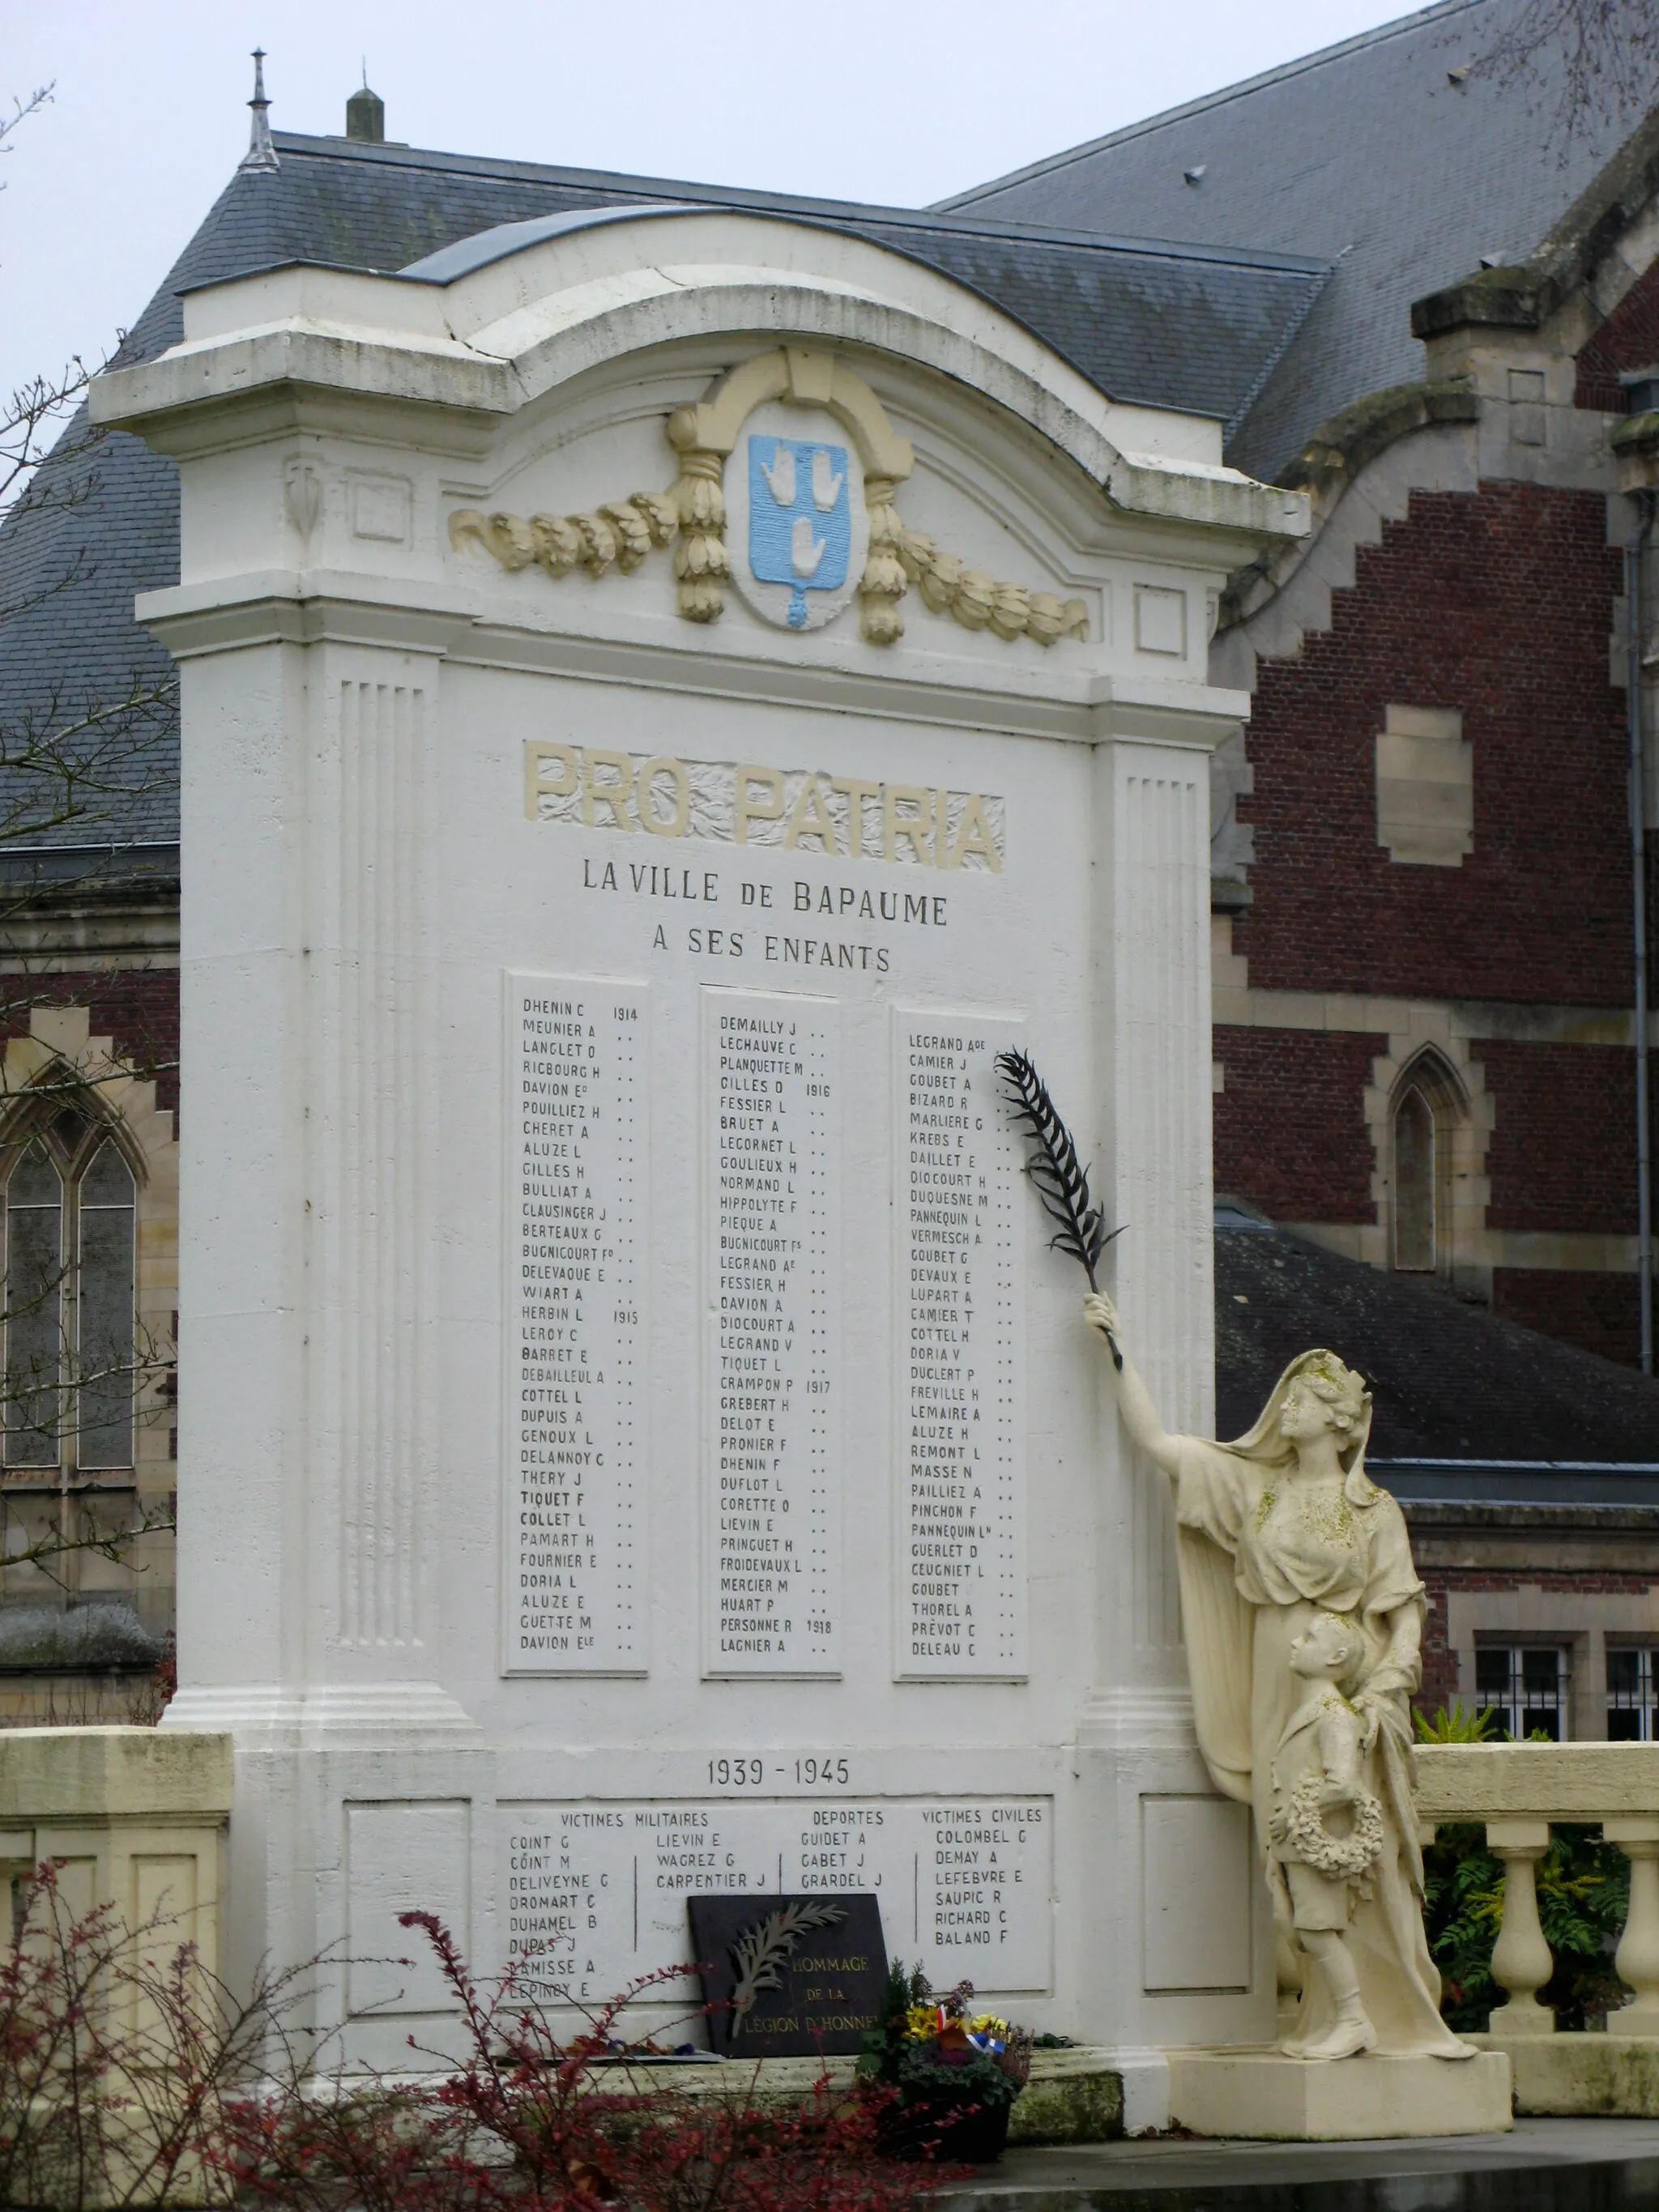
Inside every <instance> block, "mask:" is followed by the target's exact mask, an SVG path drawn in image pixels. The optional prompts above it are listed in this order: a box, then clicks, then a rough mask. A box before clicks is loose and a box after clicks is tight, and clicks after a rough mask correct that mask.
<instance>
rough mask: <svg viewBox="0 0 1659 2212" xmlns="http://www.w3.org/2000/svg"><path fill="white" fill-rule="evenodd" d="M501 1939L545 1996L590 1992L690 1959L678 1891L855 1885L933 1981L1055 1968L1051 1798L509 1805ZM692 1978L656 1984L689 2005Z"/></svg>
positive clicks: (1047, 1975)
mask: <svg viewBox="0 0 1659 2212" xmlns="http://www.w3.org/2000/svg"><path fill="white" fill-rule="evenodd" d="M501 1817H502V1821H503V1824H504V1826H503V1832H502V1838H501V1841H502V1844H503V1846H504V1855H505V1860H506V1865H507V1917H508V1929H507V1933H508V1943H509V1947H510V1951H511V1955H512V1959H513V1965H514V1967H515V1969H516V1972H517V1973H518V1976H519V1978H520V1986H521V1987H522V1988H523V1989H524V1990H525V1992H526V1995H528V1996H532V1997H535V1998H537V1999H538V2001H540V2002H561V2001H562V2000H564V1999H567V1998H568V2000H569V2001H570V2002H573V2003H583V2004H592V2002H595V2001H602V2000H603V1999H605V1997H608V1996H611V1995H612V1994H614V1993H615V1992H616V1991H617V1990H620V1989H622V1988H623V1987H624V1986H625V1985H626V1984H628V1983H629V1982H630V1981H632V1980H633V1979H635V1978H636V1977H637V1976H639V1975H641V1974H647V1973H652V1972H656V1971H657V1970H658V1969H659V1968H661V1967H665V1966H690V1964H691V1953H690V1931H689V1927H688V1922H687V1915H686V1910H685V1900H686V1899H687V1897H688V1896H690V1895H694V1894H696V1893H702V1894H704V1895H707V1894H708V1893H711V1892H722V1891H723V1892H726V1893H732V1892H736V1893H745V1894H750V1895H765V1894H769V1893H778V1892H783V1893H799V1892H804V1891H815V1890H817V1891H829V1892H834V1891H836V1890H861V1891H867V1892H871V1893H873V1894H874V1896H875V1898H876V1900H877V1903H878V1906H879V1908H880V1911H881V1922H882V1930H883V1934H884V1936H885V1939H886V1943H887V1951H888V1955H889V1956H890V1957H897V1958H903V1959H908V1960H919V1961H920V1963H921V1966H923V1968H924V1969H925V1970H926V1972H927V1975H928V1978H929V1979H930V1980H931V1981H932V1982H933V1984H934V1986H935V1987H936V1988H938V1989H949V1988H950V1987H951V1985H952V1984H954V1983H956V1982H957V1981H959V1980H961V1979H963V1978H967V1979H968V1980H969V1981H971V1982H972V1983H973V1984H974V1986H975V1990H979V1991H981V1993H984V1994H990V1993H992V1992H995V1991H1005V1990H1006V1991H1012V1990H1025V1991H1036V1990H1046V1989H1048V1987H1049V1985H1050V1983H1051V1980H1052V1975H1053V1954H1052V1950H1051V1942H1050V1895H1051V1892H1052V1889H1053V1886H1054V1880H1053V1877H1054V1845H1053V1829H1054V1804H1053V1801H1052V1799H1050V1798H1048V1797H1036V1798H1029V1797H1027V1798H1023V1797H1018V1796H1006V1797H1001V1798H981V1797H974V1798H967V1799H962V1798H900V1797H895V1798H854V1797H845V1798H836V1799H835V1800H833V1801H830V1802H812V1801H811V1800H810V1799H808V1800H801V1799H779V1798H771V1799H767V1798H761V1797H756V1798H702V1799H689V1800H685V1801H677V1802H663V1801H661V1800H653V1801H652V1802H634V1803H627V1804H623V1803H617V1802H598V1803H587V1804H580V1805H575V1804H553V1805H504V1806H503V1807H502V1808H501ZM693 1986H694V1985H693V1984H691V1982H690V1978H689V1976H688V1978H686V1979H685V1980H684V1981H683V1982H672V1983H669V1984H665V1985H664V1986H663V1987H662V1989H661V1990H660V1991H659V1992H657V1993H655V1994H656V1995H658V1996H660V1997H661V1998H663V1999H671V2000H672V2001H674V2002H678V2003H684V2002H685V2000H686V1999H687V1997H688V1996H691V1995H692V1993H693Z"/></svg>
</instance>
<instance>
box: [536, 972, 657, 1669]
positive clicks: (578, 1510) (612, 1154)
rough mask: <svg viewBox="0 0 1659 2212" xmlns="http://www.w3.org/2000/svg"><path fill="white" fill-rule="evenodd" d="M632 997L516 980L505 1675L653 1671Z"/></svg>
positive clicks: (642, 1047)
mask: <svg viewBox="0 0 1659 2212" xmlns="http://www.w3.org/2000/svg"><path fill="white" fill-rule="evenodd" d="M648 1010H649V993H648V991H647V987H646V986H645V985H644V984H642V983H609V982H599V981H594V980H593V979H592V978H591V977H574V976H559V975H509V976H508V978H507V1213H508V1220H507V1267H508V1281H507V1301H506V1310H507V1332H508V1334H507V1425H506V1434H507V1449H508V1453H509V1455H510V1467H509V1479H508V1480H507V1482H506V1483H505V1484H504V1485H503V1492H504V1496H505V1498H506V1501H507V1528H506V1543H505V1561H504V1601H503V1607H502V1615H503V1618H502V1666H503V1669H504V1671H505V1672H507V1673H508V1674H639V1673H643V1672H644V1670H645V1665H646V1654H645V1644H644V1628H643V1620H644V1603H643V1599H644V1564H645V1563H644V1558H643V1544H642V1527H641V1520H642V1516H641V1498H642V1496H643V1492H644V1482H645V1474H644V1469H645V1435H644V1419H643V1414H644V1408H643V1392H642V1389H641V1346H642V1344H643V1341H644V1339H643V1326H642V1316H641V1305H640V1299H641V1291H642V1289H643V1257H642V1255H641V1252H640V1249H639V1239H638V1230H639V1223H640V1220H641V1217H642V1214H643V1210H644V1206H645V1203H646V1190H645V1188H644V1182H645V1177H646V1173H647V1142H646V1133H647V1115H646V1105H645V1098H644V1095H643V1081H644V1071H645V1066H646V1055H647V1045H646V1035H647V1020H648Z"/></svg>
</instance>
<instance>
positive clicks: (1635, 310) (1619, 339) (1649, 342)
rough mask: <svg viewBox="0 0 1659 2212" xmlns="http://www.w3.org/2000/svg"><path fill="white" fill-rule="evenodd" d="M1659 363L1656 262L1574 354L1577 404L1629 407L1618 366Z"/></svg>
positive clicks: (1618, 410)
mask: <svg viewBox="0 0 1659 2212" xmlns="http://www.w3.org/2000/svg"><path fill="white" fill-rule="evenodd" d="M1656 362H1659V262H1656V263H1655V264H1653V266H1652V267H1651V268H1650V269H1649V270H1648V271H1647V272H1646V274H1645V275H1644V276H1638V279H1637V281H1636V282H1635V283H1634V284H1632V286H1631V288H1630V289H1629V291H1628V292H1626V295H1625V296H1624V298H1623V299H1622V300H1621V301H1620V303H1619V305H1618V306H1617V307H1615V308H1614V309H1613V313H1611V314H1610V315H1609V316H1608V317H1607V320H1606V322H1604V323H1603V324H1602V325H1601V328H1600V330H1598V331H1596V333H1595V337H1592V338H1591V339H1590V341H1589V343H1588V344H1587V345H1586V346H1585V347H1584V349H1583V352H1581V353H1580V355H1579V356H1578V386H1577V391H1576V392H1574V394H1573V404H1574V405H1575V406H1577V407H1595V408H1600V409H1601V410H1603V411H1604V412H1605V413H1607V414H1616V415H1622V414H1624V413H1626V411H1627V410H1626V395H1625V391H1624V387H1623V386H1621V385H1620V381H1619V373H1620V370H1621V369H1632V368H1652V367H1653V366H1654V365H1655V363H1656Z"/></svg>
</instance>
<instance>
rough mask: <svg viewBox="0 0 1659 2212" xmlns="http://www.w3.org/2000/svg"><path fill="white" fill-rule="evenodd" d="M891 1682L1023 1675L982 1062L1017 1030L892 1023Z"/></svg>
mask: <svg viewBox="0 0 1659 2212" xmlns="http://www.w3.org/2000/svg"><path fill="white" fill-rule="evenodd" d="M893 1020H894V1055H893V1058H894V1074H895V1079H896V1081H895V1100H894V1115H893V1126H894V1132H895V1144H894V1177H895V1188H894V1207H893V1211H894V1217H895V1220H896V1230H897V1234H896V1267H897V1275H896V1285H895V1296H894V1314H895V1319H896V1337H897V1346H896V1359H897V1367H898V1373H897V1376H896V1391H895V1399H896V1407H897V1429H898V1433H897V1437H896V1451H895V1463H896V1484H895V1487H896V1506H897V1513H896V1522H897V1538H896V1541H897V1545H898V1573H897V1577H896V1579H897V1590H896V1608H895V1610H896V1619H895V1629H894V1632H895V1637H896V1652H895V1664H894V1672H895V1674H896V1675H898V1676H899V1677H901V1678H903V1677H907V1676H908V1677H913V1678H915V1677H921V1678H938V1677H951V1678H955V1677H961V1676H975V1675H977V1676H1002V1677H1006V1676H1019V1675H1023V1674H1024V1672H1025V1668H1026V1601H1025V1449H1024V1415H1023V1394H1024V1296H1023V1289H1024V1265H1023V1258H1022V1244H1023V1234H1022V1232H1023V1225H1024V1214H1025V1209H1026V1208H1027V1207H1029V1206H1030V1204H1031V1203H1032V1200H1031V1197H1030V1193H1029V1192H1027V1191H1025V1190H1024V1189H1023V1188H1021V1173H1020V1170H1021V1149H1020V1142H1019V1138H1018V1132H1017V1131H1016V1130H1015V1128H1014V1127H1013V1126H1012V1122H1011V1121H1010V1119H1009V1115H1008V1113H1007V1109H1006V1106H1005V1105H1004V1103H1003V1102H1002V1099H1001V1097H1000V1086H999V1084H998V1079H997V1075H996V1070H995V1066H994V1062H995V1060H996V1056H997V1054H999V1053H1000V1052H1005V1051H1007V1050H1009V1049H1010V1048H1012V1047H1013V1046H1015V1045H1017V1044H1018V1042H1019V1036H1020V1025H1019V1024H1018V1023H1016V1022H1012V1021H1008V1020H999V1021H997V1022H996V1023H995V1024H987V1022H986V1020H985V1019H984V1018H983V1017H981V1016H974V1015H965V1014H959V1013H953V1012H939V1013H917V1012H907V1011H905V1010H903V1009H895V1012H894V1017H893Z"/></svg>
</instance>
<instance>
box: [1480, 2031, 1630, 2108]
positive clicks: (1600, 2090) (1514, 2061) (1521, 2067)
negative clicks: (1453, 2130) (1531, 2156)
mask: <svg viewBox="0 0 1659 2212" xmlns="http://www.w3.org/2000/svg"><path fill="white" fill-rule="evenodd" d="M1469 2041H1470V2042H1471V2043H1478V2044H1480V2046H1481V2048H1482V2049H1483V2050H1485V2051H1507V2052H1508V2054H1509V2061H1510V2066H1511V2068H1512V2069H1514V2074H1515V2109H1516V2112H1522V2113H1525V2114H1527V2115H1528V2116H1532V2115H1539V2116H1542V2115H1545V2114H1552V2115H1559V2116H1562V2117H1566V2118H1598V2119H1604V2118H1620V2119H1635V2120H1653V2119H1659V2036H1652V2035H1529V2036H1517V2037H1516V2039H1515V2040H1514V2041H1513V2042H1510V2041H1507V2040H1505V2041H1500V2040H1499V2039H1498V2038H1497V2037H1495V2036H1490V2035H1472V2036H1470V2037H1469Z"/></svg>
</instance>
